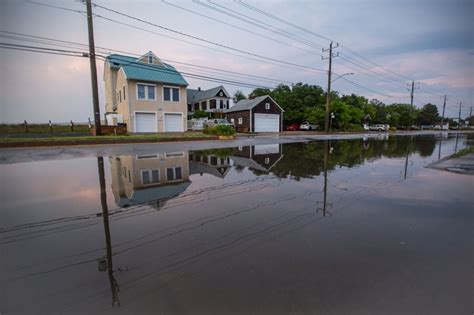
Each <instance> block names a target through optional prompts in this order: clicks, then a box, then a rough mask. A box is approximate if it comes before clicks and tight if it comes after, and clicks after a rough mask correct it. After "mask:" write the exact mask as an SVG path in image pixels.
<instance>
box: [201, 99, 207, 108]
mask: <svg viewBox="0 0 474 315" xmlns="http://www.w3.org/2000/svg"><path fill="white" fill-rule="evenodd" d="M201 109H202V110H207V101H204V102H201Z"/></svg>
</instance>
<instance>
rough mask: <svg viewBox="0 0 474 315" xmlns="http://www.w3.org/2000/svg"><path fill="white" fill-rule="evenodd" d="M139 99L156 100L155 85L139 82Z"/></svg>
mask: <svg viewBox="0 0 474 315" xmlns="http://www.w3.org/2000/svg"><path fill="white" fill-rule="evenodd" d="M137 99H139V100H148V101H154V100H156V93H155V86H154V85H147V84H137Z"/></svg>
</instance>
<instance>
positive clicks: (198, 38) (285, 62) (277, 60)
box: [94, 4, 324, 71]
mask: <svg viewBox="0 0 474 315" xmlns="http://www.w3.org/2000/svg"><path fill="white" fill-rule="evenodd" d="M94 6H95V7H98V8H101V9H104V10H106V11H109V12H112V13H115V14H118V15H121V16H124V17H127V18H129V19H132V20H136V21H139V22H141V23H145V24H148V25H151V26H154V27H157V28H160V29H163V30H165V31H168V32H172V33H175V34H179V35H181V36H184V37H188V38H191V39H194V40H197V41H201V42H204V43H208V44H211V45H215V46H218V47H222V48H225V49H229V50H232V51H236V52H239V53H242V54H246V55H250V56H253V57H257V58H262V59H266V60H270V61H274V62H279V63H282V64H286V65H290V66H293V67H299V68H304V69H313V70H317V71H324V70H322V69H317V68H313V67H310V66H305V65H300V64H296V63H292V62H288V61H284V60H279V59H275V58H271V57H266V56H263V55H259V54H255V53H252V52H248V51H245V50H242V49H238V48H233V47H230V46H227V45H224V44H220V43H217V42H214V41H211V40H208V39H204V38H202V37H198V36H195V35H190V34H187V33H184V32H181V31H177V30H174V29H172V28H169V27H165V26H162V25H159V24H156V23H153V22H150V21H147V20H144V19H141V18H138V17H135V16H132V15H130V14H127V13H123V12H120V11H117V10H114V9H111V8H108V7H105V6H102V5H99V4H94Z"/></svg>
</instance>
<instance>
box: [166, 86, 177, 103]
mask: <svg viewBox="0 0 474 315" xmlns="http://www.w3.org/2000/svg"><path fill="white" fill-rule="evenodd" d="M163 99H164V100H165V101H168V102H179V88H171V87H166V86H165V87H163Z"/></svg>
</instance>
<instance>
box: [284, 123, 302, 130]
mask: <svg viewBox="0 0 474 315" xmlns="http://www.w3.org/2000/svg"><path fill="white" fill-rule="evenodd" d="M286 130H288V131H298V130H300V124H289V125H287V126H286Z"/></svg>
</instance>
